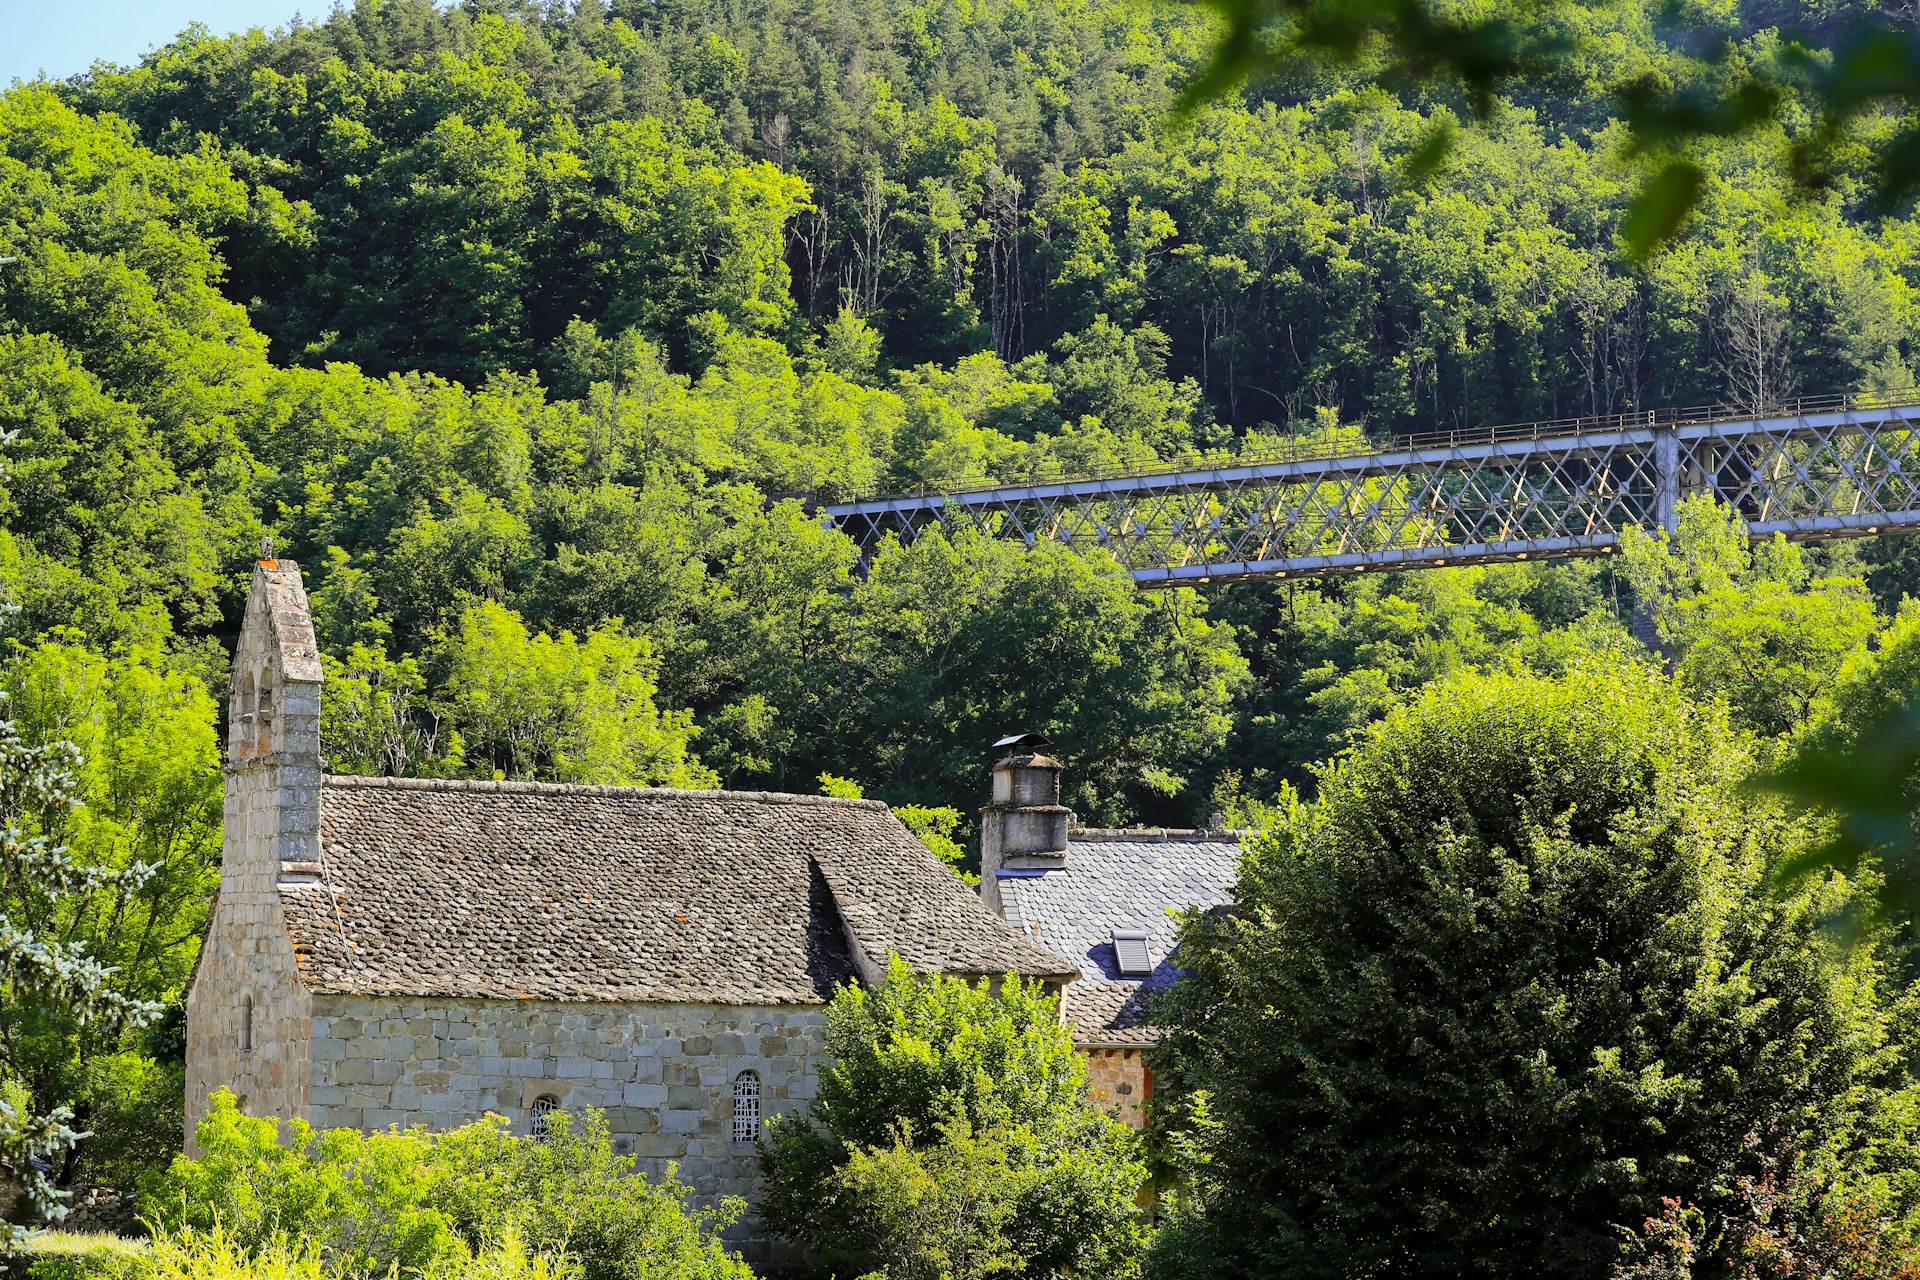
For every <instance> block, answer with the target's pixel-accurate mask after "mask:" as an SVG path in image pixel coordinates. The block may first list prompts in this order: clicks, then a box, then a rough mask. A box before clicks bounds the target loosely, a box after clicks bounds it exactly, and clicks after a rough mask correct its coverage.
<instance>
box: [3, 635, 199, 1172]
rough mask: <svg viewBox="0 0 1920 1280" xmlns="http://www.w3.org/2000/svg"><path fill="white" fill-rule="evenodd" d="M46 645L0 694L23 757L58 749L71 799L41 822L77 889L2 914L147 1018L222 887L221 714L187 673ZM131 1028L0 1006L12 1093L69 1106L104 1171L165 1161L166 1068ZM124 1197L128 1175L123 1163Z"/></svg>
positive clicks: (54, 1008)
mask: <svg viewBox="0 0 1920 1280" xmlns="http://www.w3.org/2000/svg"><path fill="white" fill-rule="evenodd" d="M75 638H76V637H74V636H72V635H70V634H69V635H66V636H64V637H60V638H48V639H44V640H43V641H42V642H41V643H40V644H38V645H35V646H33V647H32V648H25V647H16V649H15V652H14V653H13V654H12V655H11V657H10V658H9V660H8V661H7V662H6V663H5V665H4V667H0V690H4V692H5V694H6V696H7V697H8V700H9V705H10V707H11V708H12V709H13V712H14V716H15V720H14V724H15V731H16V732H17V733H18V735H19V738H20V740H21V741H22V742H24V743H25V744H26V745H27V746H28V747H29V748H36V749H41V750H46V751H60V750H70V751H71V752H72V755H71V757H70V763H71V768H72V774H71V786H72V798H73V800H74V801H75V803H74V804H73V805H72V806H70V807H68V808H65V809H51V810H48V811H46V812H45V813H43V814H42V815H41V817H40V823H41V831H42V834H43V836H44V837H45V838H46V839H49V840H51V841H54V842H56V843H58V844H60V845H63V846H64V847H65V849H66V850H67V856H68V857H69V858H70V859H71V860H72V862H73V863H74V864H75V865H76V866H77V867H79V868H82V869H83V870H84V873H85V877H86V882H85V883H84V884H81V885H75V884H69V883H63V882H61V881H59V880H57V879H56V880H54V881H52V882H51V883H49V882H47V881H43V880H40V879H38V878H36V877H33V876H15V877H12V878H11V879H10V880H9V882H8V884H7V886H6V888H5V899H4V903H5V905H4V908H0V909H4V911H5V913H6V915H7V916H8V917H9V918H11V919H13V920H16V921H19V922H21V923H22V924H23V925H24V926H25V927H27V928H29V929H31V930H33V931H34V932H36V933H39V934H43V935H45V936H47V937H49V938H53V939H58V940H59V942H60V944H61V945H62V946H64V947H68V948H72V949H75V953H76V954H77V955H81V956H84V957H86V959H87V960H88V961H90V962H92V963H94V964H97V965H99V966H101V971H102V972H103V973H104V974H106V975H108V976H107V977H106V978H105V981H106V982H107V984H108V987H109V988H110V989H111V990H112V991H113V992H114V993H116V995H117V996H118V997H120V998H121V999H124V1000H130V1001H134V1002H137V1003H139V1004H141V1005H142V1006H143V1007H152V1008H155V1009H157V1008H158V1007H159V1002H162V1001H165V1000H168V999H170V998H175V997H177V996H178V995H179V993H180V992H181V991H182V990H183V988H184V986H185V984H186V982H187V980H188V978H189V977H190V975H191V972H192V968H193V961H194V956H195V953H196V951H197V950H198V947H199V943H200V938H201V935H202V934H203V933H204V932H205V930H206V923H207V917H208V913H209V910H210V907H211V899H212V894H213V889H214V886H215V885H216V884H217V883H218V878H219V856H220V833H221V818H222V814H221V778H220V749H219V742H218V739H217V737H216V733H215V728H216V725H217V723H218V720H219V711H218V708H217V706H216V705H215V703H214V700H213V698H212V697H211V696H209V695H208V693H207V691H206V690H205V689H204V688H203V687H202V686H201V684H200V682H199V680H198V679H197V678H195V676H193V675H192V674H189V673H185V672H181V671H177V670H169V669H168V664H166V663H165V662H164V660H160V659H159V656H158V655H155V654H151V653H148V654H128V653H125V652H122V653H121V654H118V655H116V656H114V657H111V658H109V657H105V656H102V655H100V654H98V653H95V652H92V651H90V650H88V649H86V648H84V647H82V646H80V645H77V644H74V643H72V641H73V640H74V639H75ZM127 1030H128V1024H127V1023H125V1022H122V1021H117V1020H114V1019H93V1018H89V1017H88V1016H87V1012H86V1006H85V1004H84V1002H82V1003H79V1004H74V1003H71V995H70V993H68V992H65V991H59V992H35V991H32V990H27V989H15V990H13V991H12V992H10V993H9V994H8V997H7V999H6V1001H5V1007H4V1009H0V1068H4V1070H5V1072H6V1074H7V1076H8V1077H9V1078H11V1079H12V1080H14V1081H17V1082H19V1083H20V1084H22V1085H24V1086H25V1088H26V1090H27V1092H28V1094H29V1095H30V1096H31V1098H32V1099H33V1102H34V1105H35V1108H36V1109H37V1110H40V1111H49V1110H51V1109H52V1108H54V1107H56V1106H59V1105H67V1106H70V1107H71V1108H72V1109H73V1112H74V1116H75V1120H76V1124H77V1125H78V1127H80V1128H82V1129H87V1130H90V1131H93V1132H94V1133H95V1134H97V1135H99V1137H100V1144H99V1147H100V1149H99V1152H98V1153H97V1154H98V1155H99V1156H100V1160H101V1161H106V1162H108V1163H112V1162H113V1161H114V1159H115V1155H114V1153H115V1152H116V1151H117V1150H124V1149H128V1148H131V1147H140V1148H141V1149H143V1150H149V1151H150V1150H153V1149H156V1148H157V1149H158V1150H159V1151H161V1152H162V1153H164V1152H166V1151H167V1150H168V1149H173V1150H177V1149H178V1145H179V1135H178V1130H177V1128H175V1127H174V1126H173V1124H172V1123H171V1122H172V1121H173V1119H174V1117H175V1113H176V1112H178V1111H179V1110H180V1106H179V1090H180V1088H181V1080H180V1077H179V1075H178V1071H177V1064H175V1063H171V1062H169V1063H158V1064H156V1063H152V1062H148V1061H145V1060H144V1059H143V1058H142V1056H141V1053H140V1050H141V1046H140V1044H139V1043H138V1042H137V1041H133V1042H129V1040H128V1038H127V1036H126V1032H127ZM95 1145H96V1144H95V1141H94V1139H93V1138H91V1137H89V1138H87V1139H85V1140H83V1141H82V1142H81V1143H80V1144H79V1146H78V1147H76V1148H75V1149H74V1150H73V1152H72V1153H71V1156H70V1158H69V1159H68V1161H67V1162H66V1163H65V1164H64V1165H63V1166H62V1167H61V1168H60V1169H59V1171H58V1172H59V1175H60V1180H61V1181H62V1182H63V1183H64V1182H67V1181H70V1180H71V1179H72V1177H73V1176H74V1174H75V1173H76V1171H77V1170H78V1169H79V1167H80V1166H81V1165H82V1164H83V1163H84V1164H85V1165H86V1166H87V1167H88V1169H89V1171H90V1172H92V1173H94V1174H96V1175H98V1174H99V1173H101V1172H103V1171H104V1169H105V1166H104V1165H103V1164H101V1163H100V1161H96V1160H95V1156H96V1150H95ZM118 1167H119V1171H120V1173H121V1175H122V1179H121V1180H122V1181H123V1183H125V1185H127V1186H129V1187H130V1186H131V1185H132V1184H131V1182H127V1181H126V1179H125V1174H126V1172H127V1170H126V1168H125V1162H121V1163H120V1164H119V1166H118Z"/></svg>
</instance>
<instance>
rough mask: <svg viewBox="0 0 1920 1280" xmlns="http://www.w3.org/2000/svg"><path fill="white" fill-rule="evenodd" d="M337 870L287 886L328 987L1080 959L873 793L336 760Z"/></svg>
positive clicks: (1038, 970) (670, 983)
mask: <svg viewBox="0 0 1920 1280" xmlns="http://www.w3.org/2000/svg"><path fill="white" fill-rule="evenodd" d="M320 840H321V859H322V868H323V878H322V882H321V883H309V884H298V883H287V884H283V885H282V887H281V895H280V896H281V902H282V904H283V907H284V910H285V914H286V918H287V921H288V924H289V928H290V930H291V932H292V934H293V940H294V944H295V952H296V956H297V958H298V960H299V963H300V966H301V971H302V974H303V976H304V977H305V979H306V981H307V982H308V984H309V985H310V986H311V987H312V988H313V989H314V990H316V991H321V992H329V993H350V994H391V995H418V996H436V995H437V996H466V997H478V998H493V999H523V998H533V999H546V1000H623V1001H673V1002H697V1003H711V1004H818V1003H821V1002H823V1001H824V1000H826V999H827V998H828V997H829V996H830V994H831V992H832V990H833V987H834V986H835V985H837V984H839V983H841V982H845V981H848V980H850V979H851V978H852V977H853V975H854V973H855V968H854V965H853V962H852V957H851V953H850V949H849V946H848V936H849V935H851V937H852V939H853V940H854V941H855V942H856V943H857V944H858V945H859V947H860V949H861V950H862V951H863V952H864V953H865V954H866V955H867V956H869V957H871V958H873V959H874V960H875V961H876V962H880V961H883V960H884V957H885V956H886V955H887V953H888V952H894V953H897V954H899V955H900V956H902V957H903V958H904V959H906V960H907V961H908V962H909V963H910V964H912V965H914V967H915V968H917V969H920V970H922V971H923V972H924V971H935V970H937V971H942V972H959V973H1005V972H1009V971H1012V972H1020V973H1025V974H1030V975H1035V976H1043V977H1050V978H1056V979H1057V978H1065V977H1071V976H1072V975H1073V973H1074V972H1075V966H1073V965H1072V964H1069V963H1066V962H1063V961H1062V960H1061V959H1060V958H1059V957H1058V956H1056V955H1055V954H1053V953H1051V952H1049V951H1046V950H1044V949H1042V948H1041V947H1039V946H1037V945H1035V944H1034V943H1033V942H1031V941H1030V940H1029V939H1027V938H1025V937H1022V936H1020V935H1019V934H1017V933H1015V932H1014V931H1013V930H1012V929H1010V928H1008V927H1007V925H1006V924H1005V923H1004V922H1003V921H1001V920H1000V919H999V918H998V917H996V916H994V915H993V914H992V913H991V912H989V911H987V910H986V908H985V907H983V906H982V905H981V904H980V902H979V900H978V898H977V897H976V896H975V895H974V894H973V893H971V892H970V891H969V890H968V889H967V888H966V886H964V885H962V884H961V883H960V882H959V880H958V879H956V878H955V877H954V876H953V874H952V873H951V872H950V871H948V870H947V869H946V868H945V867H944V866H942V865H941V864H940V862H939V861H938V860H937V859H936V858H934V856H933V855H932V854H931V853H929V852H928V851H927V849H926V847H925V846H924V845H922V844H921V843H920V842H919V841H918V840H916V839H914V837H913V835H912V834H911V833H910V832H908V831H907V830H906V828H905V827H903V826H901V825H900V823H899V821H898V820H897V819H895V818H894V816H893V814H892V813H891V812H890V811H889V810H888V809H887V807H886V806H885V805H884V804H881V803H879V802H878V801H864V800H838V799H833V798H831V797H825V796H789V795H780V794H775V793H766V792H753V791H744V792H743V791H672V790H664V789H657V788H649V787H603V786H568V785H560V784H550V783H531V782H462V781H446V780H439V779H416V778H404V779H403V778H345V777H333V778H328V779H326V785H325V786H324V787H323V788H322V791H321V817H320Z"/></svg>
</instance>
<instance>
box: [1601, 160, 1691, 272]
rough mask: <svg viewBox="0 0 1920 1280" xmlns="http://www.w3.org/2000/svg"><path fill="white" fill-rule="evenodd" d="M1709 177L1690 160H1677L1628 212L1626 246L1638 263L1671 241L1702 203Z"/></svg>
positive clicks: (1625, 233) (1624, 226)
mask: <svg viewBox="0 0 1920 1280" xmlns="http://www.w3.org/2000/svg"><path fill="white" fill-rule="evenodd" d="M1706 182H1707V175H1706V174H1704V173H1702V172H1701V170H1700V166H1699V165H1696V164H1694V163H1693V162H1692V161H1689V160H1675V161H1673V162H1672V163H1670V164H1669V165H1667V167H1666V168H1664V169H1662V170H1661V171H1660V172H1659V174H1657V175H1656V176H1655V177H1654V178H1653V180H1652V181H1651V182H1649V183H1647V185H1646V187H1645V188H1643V189H1642V190H1641V192H1640V195H1639V197H1638V198H1637V199H1636V200H1634V202H1633V207H1632V208H1630V209H1629V210H1627V217H1626V221H1625V222H1624V223H1623V224H1622V226H1621V228H1620V233H1621V235H1622V236H1623V237H1624V238H1625V240H1626V242H1627V253H1628V255H1629V256H1630V257H1632V258H1633V259H1634V260H1635V261H1644V260H1645V259H1646V258H1647V256H1648V255H1649V254H1651V253H1652V252H1653V251H1654V250H1655V249H1657V248H1659V247H1660V246H1661V245H1662V244H1664V243H1666V242H1667V241H1668V240H1669V239H1671V238H1672V237H1673V235H1674V233H1675V232H1677V231H1678V230H1679V229H1680V226H1681V224H1682V223H1684V222H1685V221H1686V219H1687V215H1688V214H1690V213H1692V212H1693V210H1694V207H1695V206H1696V205H1698V204H1699V203H1700V192H1701V190H1702V189H1703V188H1704V187H1705V186H1706Z"/></svg>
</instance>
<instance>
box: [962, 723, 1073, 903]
mask: <svg viewBox="0 0 1920 1280" xmlns="http://www.w3.org/2000/svg"><path fill="white" fill-rule="evenodd" d="M1049 745H1051V744H1050V743H1048V742H1047V741H1046V740H1045V739H1044V738H1040V737H1038V736H1037V735H1035V734H1030V733H1020V734H1014V735H1012V736H1010V737H1006V738H1002V739H1001V740H1000V741H998V742H996V743H994V746H995V747H999V748H1004V749H1006V750H1007V751H1008V752H1009V754H1008V755H1007V756H1006V757H1005V758H1003V759H1002V760H1000V762H999V763H997V764H995V765H994V766H993V803H992V804H990V805H988V806H987V807H986V808H984V809H982V810H981V811H980V900H981V901H982V902H984V903H986V905H987V908H988V909H989V910H991V911H993V912H994V913H995V914H997V915H1005V914H1006V912H1005V909H1004V908H1003V906H1002V904H1001V901H1000V884H999V873H1000V872H1001V871H1026V872H1036V873H1037V872H1044V871H1054V870H1063V869H1065V867H1066V866H1067V831H1068V830H1069V829H1070V828H1071V827H1072V826H1073V810H1071V809H1068V808H1066V807H1065V806H1063V805H1062V804H1061V803H1060V764H1059V762H1058V761H1056V760H1053V759H1051V758H1049V757H1047V756H1044V755H1041V754H1040V750H1041V748H1044V747H1047V746H1049Z"/></svg>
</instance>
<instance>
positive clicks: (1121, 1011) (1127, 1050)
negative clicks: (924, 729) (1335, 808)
mask: <svg viewBox="0 0 1920 1280" xmlns="http://www.w3.org/2000/svg"><path fill="white" fill-rule="evenodd" d="M1000 745H1003V746H1009V747H1012V748H1013V749H1014V750H1013V753H1012V754H1010V755H1008V756H1007V757H1005V758H1004V759H1002V760H1001V761H1000V762H999V763H998V764H996V765H994V767H993V802H992V803H991V804H989V805H988V806H987V807H986V808H984V809H982V810H981V813H980V817H981V822H980V897H981V900H982V901H983V902H984V903H986V905H987V906H988V908H990V909H991V910H992V911H993V912H994V913H995V914H997V915H999V916H1000V917H1001V918H1002V919H1004V920H1005V921H1006V922H1007V923H1008V924H1009V925H1011V926H1013V927H1014V928H1015V929H1017V930H1019V931H1020V932H1022V933H1024V934H1027V935H1029V936H1031V937H1032V938H1033V939H1034V940H1035V941H1036V942H1038V943H1040V944H1041V945H1042V946H1044V947H1046V948H1047V949H1048V950H1049V951H1051V952H1053V953H1054V954H1055V955H1057V956H1059V957H1060V960H1061V963H1063V964H1070V965H1072V966H1074V967H1075V968H1077V969H1078V970H1080V973H1081V976H1080V978H1079V980H1078V981H1076V982H1073V983H1071V984H1069V985H1068V986H1067V987H1066V988H1065V989H1064V990H1063V991H1062V993H1061V996H1060V1000H1061V1017H1062V1018H1063V1020H1065V1021H1066V1022H1067V1023H1068V1024H1069V1025H1070V1026H1071V1027H1072V1028H1073V1039H1074V1043H1075V1044H1076V1045H1078V1046H1079V1048H1080V1051H1081V1052H1082V1053H1084V1054H1086V1055H1087V1059H1088V1064H1087V1065H1088V1080H1089V1084H1090V1085H1091V1087H1092V1089H1093V1092H1094V1096H1095V1097H1097V1098H1099V1099H1101V1100H1102V1101H1103V1102H1105V1103H1107V1104H1108V1105H1110V1106H1113V1107H1116V1108H1117V1109H1118V1110H1119V1111H1120V1113H1121V1114H1122V1115H1123V1116H1124V1117H1126V1119H1127V1120H1128V1122H1129V1123H1131V1124H1132V1125H1134V1126H1135V1127H1136V1128H1143V1127H1145V1125H1146V1122H1147V1116H1146V1112H1145V1109H1144V1104H1145V1103H1146V1102H1147V1100H1148V1099H1150V1098H1151V1097H1152V1096H1153V1073H1152V1072H1151V1071H1150V1070H1149V1069H1148V1067H1147V1064H1146V1050H1147V1048H1148V1046H1150V1045H1151V1044H1152V1043H1153V1040H1154V1037H1155V1035H1156V1034H1157V1032H1156V1031H1155V1029H1154V1028H1153V1027H1151V1026H1149V1025H1147V1014H1148V1006H1149V1004H1150V1002H1151V1000H1152V998H1153V996H1154V995H1156V994H1158V993H1159V992H1162V991H1165V990H1166V989H1167V988H1168V987H1170V986H1171V985H1173V981H1174V979H1175V978H1176V977H1178V976H1179V966H1178V964H1177V962H1176V960H1175V958H1174V954H1173V953H1174V947H1175V942H1176V938H1175V934H1176V932H1177V930H1178V921H1177V920H1176V919H1175V917H1174V916H1173V914H1171V913H1173V912H1176V911H1186V910H1189V909H1192V908H1199V909H1202V910H1206V909H1209V908H1215V907H1224V906H1227V905H1228V904H1230V903H1231V902H1232V898H1233V895H1232V889H1233V885H1234V882H1235V881H1236V880H1237V879H1238V878H1239V873H1240V839H1241V836H1242V835H1244V834H1246V833H1244V832H1239V831H1229V830H1225V829H1220V828H1215V829H1211V830H1191V831H1189V830H1169V829H1162V828H1147V829H1135V830H1100V829H1089V828H1084V827H1079V826H1076V825H1075V824H1074V820H1073V812H1072V811H1071V810H1070V809H1067V808H1066V807H1064V806H1063V805H1061V803H1060V772H1061V766H1060V765H1059V763H1058V762H1057V761H1055V760H1052V759H1050V758H1049V757H1047V756H1044V755H1040V754H1038V748H1039V747H1041V746H1044V745H1045V744H1044V743H1042V742H1040V741H1039V740H1037V739H1034V738H1032V737H1030V736H1028V735H1020V736H1018V737H1014V738H1009V739H1004V740H1003V741H1002V743H1001V744H1000Z"/></svg>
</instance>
